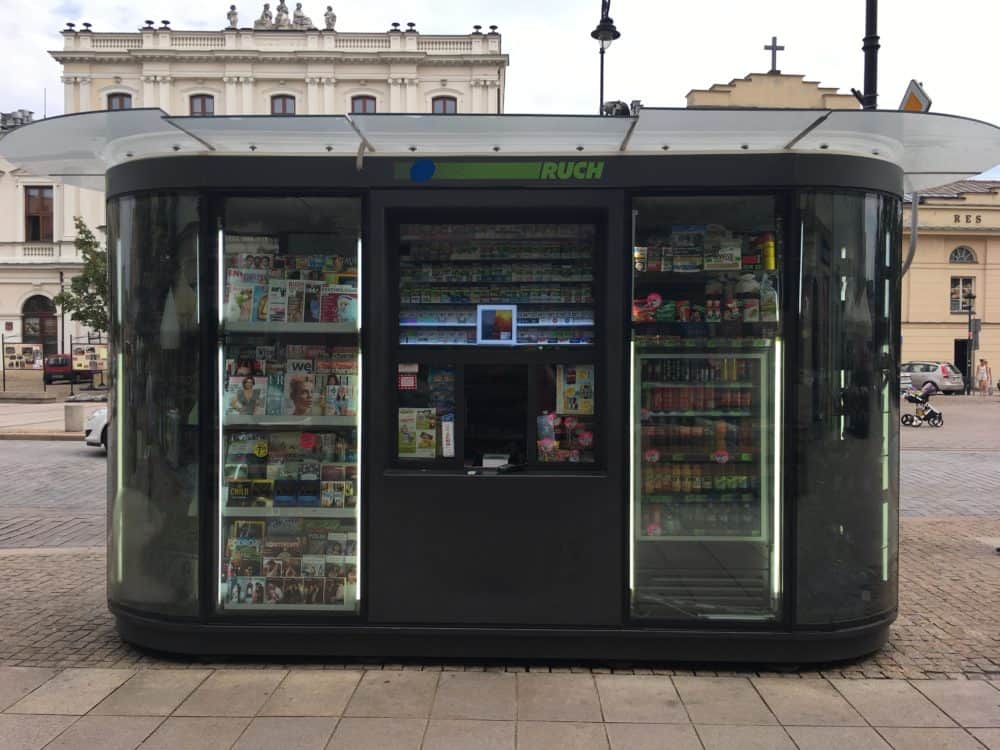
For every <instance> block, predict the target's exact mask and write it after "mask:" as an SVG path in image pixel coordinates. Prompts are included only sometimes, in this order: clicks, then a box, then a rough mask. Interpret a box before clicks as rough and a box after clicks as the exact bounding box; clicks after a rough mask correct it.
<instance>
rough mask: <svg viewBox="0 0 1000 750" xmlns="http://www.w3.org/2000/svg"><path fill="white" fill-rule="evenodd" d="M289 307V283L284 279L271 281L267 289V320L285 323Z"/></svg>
mask: <svg viewBox="0 0 1000 750" xmlns="http://www.w3.org/2000/svg"><path fill="white" fill-rule="evenodd" d="M287 305H288V283H287V282H286V281H285V280H284V279H271V283H270V284H269V285H268V289H267V319H268V320H269V321H271V322H272V323H284V322H285V320H286V310H287Z"/></svg>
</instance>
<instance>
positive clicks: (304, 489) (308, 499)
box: [297, 479, 320, 508]
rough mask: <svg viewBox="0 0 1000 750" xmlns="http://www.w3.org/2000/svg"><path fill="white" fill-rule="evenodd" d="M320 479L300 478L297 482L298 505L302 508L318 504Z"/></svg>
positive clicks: (313, 506)
mask: <svg viewBox="0 0 1000 750" xmlns="http://www.w3.org/2000/svg"><path fill="white" fill-rule="evenodd" d="M319 500H320V481H319V480H318V479H300V480H299V484H298V501H297V502H298V505H299V507H302V508H315V507H317V506H319Z"/></svg>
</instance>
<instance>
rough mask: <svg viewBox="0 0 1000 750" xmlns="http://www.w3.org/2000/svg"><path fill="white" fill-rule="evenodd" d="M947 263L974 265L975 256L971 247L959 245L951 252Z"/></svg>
mask: <svg viewBox="0 0 1000 750" xmlns="http://www.w3.org/2000/svg"><path fill="white" fill-rule="evenodd" d="M948 262H949V263H975V262H976V254H975V253H974V252H973V251H972V248H971V247H968V246H966V245H959V246H958V247H956V248H955V249H954V250H952V251H951V255H949V256H948Z"/></svg>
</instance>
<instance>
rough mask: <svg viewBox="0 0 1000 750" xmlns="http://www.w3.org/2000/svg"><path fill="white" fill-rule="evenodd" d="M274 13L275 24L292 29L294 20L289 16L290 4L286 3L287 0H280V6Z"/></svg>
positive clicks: (281, 27)
mask: <svg viewBox="0 0 1000 750" xmlns="http://www.w3.org/2000/svg"><path fill="white" fill-rule="evenodd" d="M275 11H276V12H275V15H274V25H275V27H276V28H279V29H290V28H292V21H291V19H290V18H289V17H288V6H287V5H285V0H278V7H277V8H275Z"/></svg>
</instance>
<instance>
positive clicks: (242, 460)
mask: <svg viewBox="0 0 1000 750" xmlns="http://www.w3.org/2000/svg"><path fill="white" fill-rule="evenodd" d="M266 464H267V436H266V434H265V433H262V432H236V433H230V434H229V435H228V442H227V444H226V458H225V462H224V464H223V476H224V477H225V479H226V481H227V482H228V481H231V480H234V479H263V478H264V477H265V475H266Z"/></svg>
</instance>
